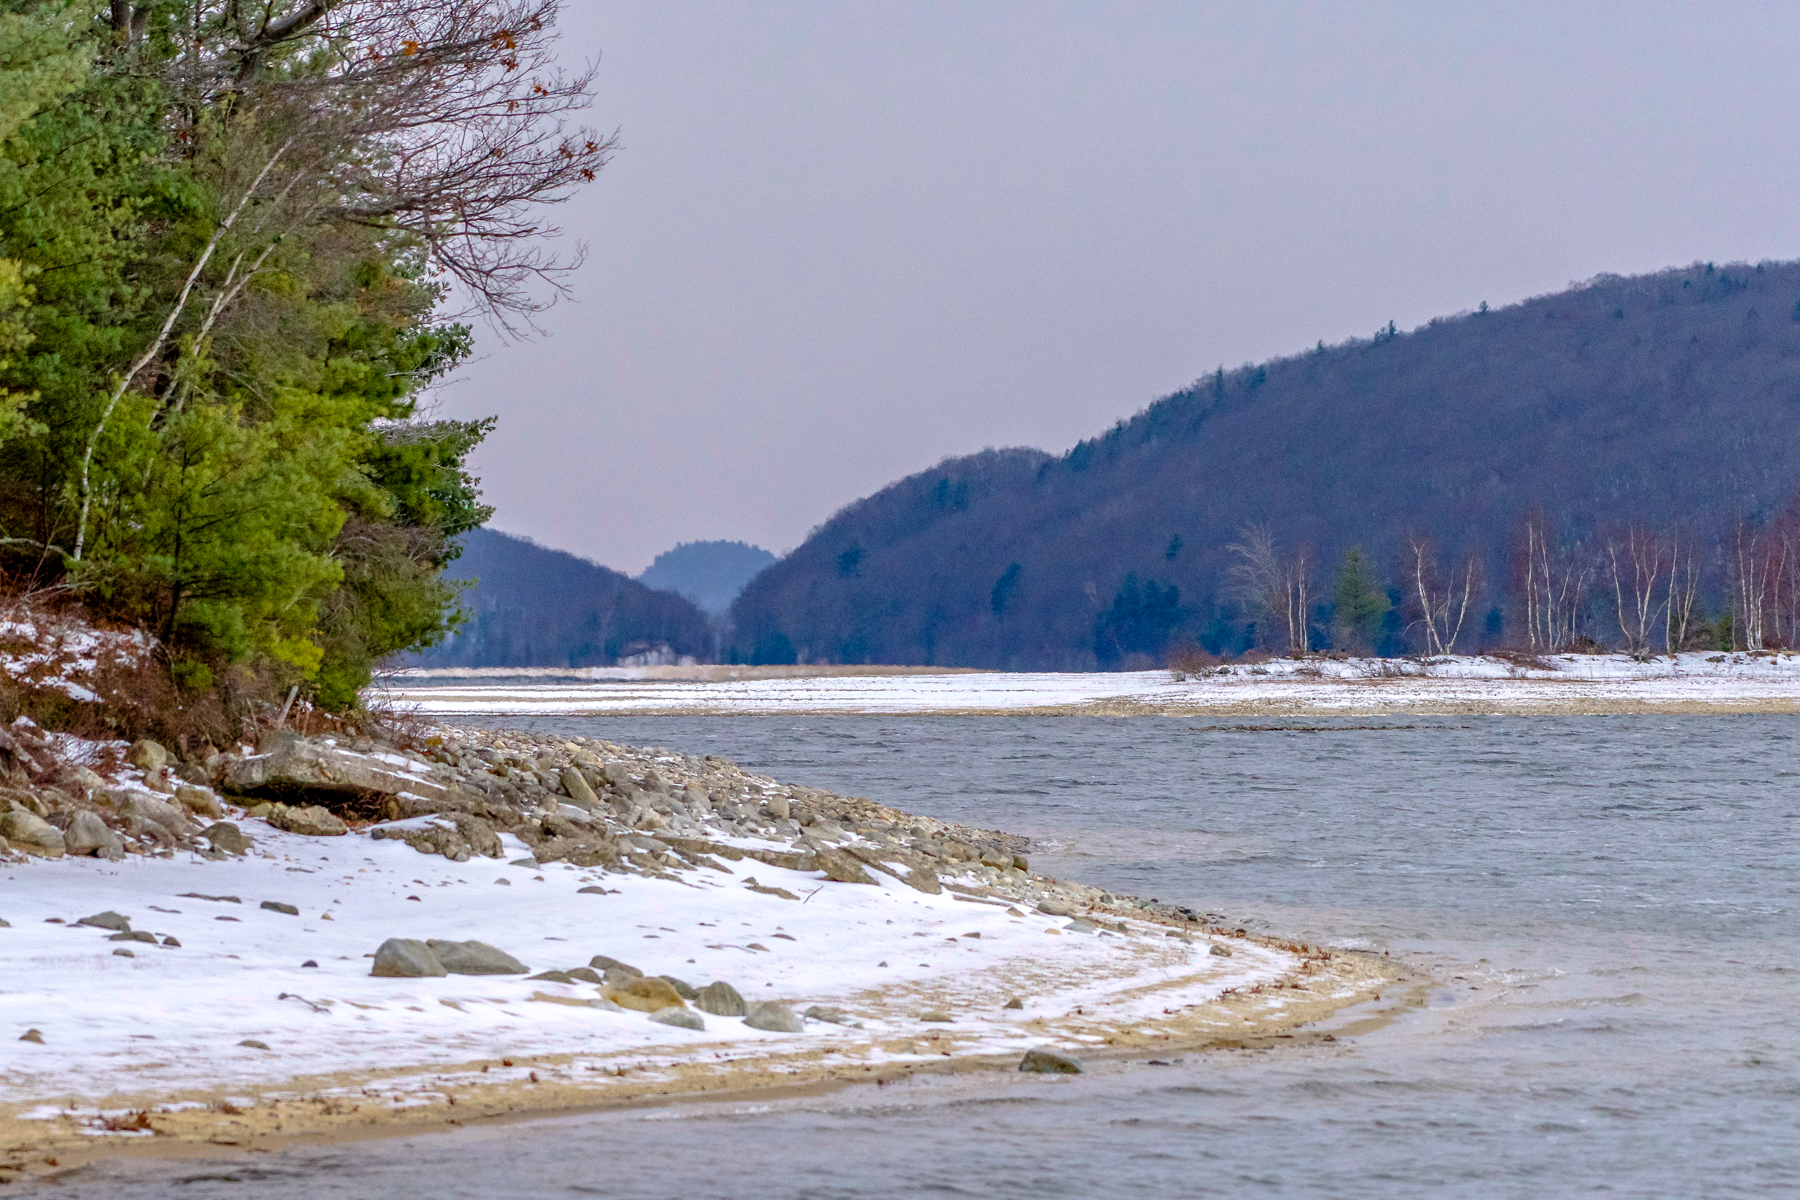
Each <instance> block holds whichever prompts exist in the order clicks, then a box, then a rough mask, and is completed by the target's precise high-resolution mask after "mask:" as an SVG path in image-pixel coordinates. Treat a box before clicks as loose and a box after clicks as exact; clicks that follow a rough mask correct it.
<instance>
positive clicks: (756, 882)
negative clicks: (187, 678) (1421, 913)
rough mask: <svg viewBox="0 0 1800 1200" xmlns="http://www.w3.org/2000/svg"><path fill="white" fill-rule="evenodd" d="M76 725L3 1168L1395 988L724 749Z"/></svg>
mask: <svg viewBox="0 0 1800 1200" xmlns="http://www.w3.org/2000/svg"><path fill="white" fill-rule="evenodd" d="M57 748H58V749H59V750H60V752H62V753H64V754H66V755H69V756H71V758H80V757H85V758H87V760H88V764H89V765H85V766H82V767H80V768H79V769H80V770H82V771H85V772H87V773H88V775H87V778H88V782H87V785H86V786H85V787H73V788H63V789H45V791H46V792H47V793H54V794H53V795H51V796H50V800H49V802H48V807H47V810H46V811H47V816H46V817H45V818H41V819H40V820H41V824H42V825H43V826H45V827H46V828H47V829H50V830H54V829H56V828H57V827H58V826H61V827H64V828H65V829H69V830H72V829H73V828H74V826H75V824H76V821H77V820H81V822H82V824H83V825H84V826H87V825H91V824H92V823H93V822H96V821H97V822H101V823H103V824H104V825H105V826H106V827H107V828H108V829H109V830H110V831H111V832H113V834H114V837H115V839H116V841H117V842H118V845H117V846H112V845H110V844H108V845H106V846H104V847H102V848H100V849H97V850H92V849H90V850H89V851H88V853H85V854H76V853H69V852H68V851H69V850H70V849H86V848H87V843H86V842H82V841H80V840H79V839H77V838H75V837H73V836H71V837H68V838H65V839H64V846H63V850H64V852H63V853H62V854H60V855H57V854H55V851H54V848H53V847H51V846H50V845H48V843H49V842H51V841H53V840H54V839H53V838H52V836H51V834H50V833H48V832H41V833H40V835H39V836H40V839H41V841H42V842H43V843H45V844H39V845H27V844H25V843H23V842H20V841H17V840H15V842H14V844H13V846H12V848H11V853H10V857H9V861H7V862H6V863H5V865H4V867H0V870H3V871H4V874H3V876H0V878H3V879H4V885H3V888H0V918H3V919H4V920H5V921H6V922H7V927H6V928H0V981H3V982H0V1030H3V1031H4V1037H5V1038H6V1043H5V1044H7V1045H9V1046H10V1047H11V1049H10V1050H9V1052H8V1054H7V1055H6V1057H5V1060H4V1064H5V1065H4V1067H3V1068H0V1146H4V1147H5V1151H4V1157H3V1158H0V1179H4V1178H16V1177H18V1176H19V1175H21V1174H24V1173H39V1172H43V1171H54V1170H60V1169H66V1168H67V1167H69V1166H70V1165H71V1164H75V1163H79V1162H81V1161H85V1160H88V1159H91V1158H93V1157H96V1156H100V1155H108V1154H116V1153H121V1152H133V1151H148V1152H158V1153H160V1152H170V1151H180V1150H181V1148H183V1147H187V1148H190V1149H191V1150H204V1151H205V1152H209V1153H211V1152H217V1153H231V1152H234V1151H247V1150H253V1149H263V1148H268V1147H270V1146H273V1145H277V1144H280V1143H282V1142H283V1141H286V1140H291V1139H308V1140H313V1139H332V1138H347V1137H366V1136H381V1135H383V1134H387V1133H402V1132H413V1131H419V1130H422V1129H428V1128H442V1127H447V1126H450V1125H456V1124H464V1123H468V1122H471V1121H478V1120H491V1119H502V1118H506V1117H512V1116H517V1115H520V1114H527V1113H533V1112H546V1113H547V1112H554V1111H563V1110H570V1109H579V1108H588V1107H595V1106H604V1105H615V1104H632V1103H644V1102H652V1101H655V1102H662V1101H666V1100H667V1099H668V1098H670V1097H673V1096H681V1095H707V1096H716V1095H721V1094H727V1093H739V1092H746V1091H755V1090H766V1089H772V1088H792V1087H796V1086H808V1085H830V1084H843V1083H851V1082H859V1081H860V1082H870V1081H888V1080H892V1079H894V1078H898V1077H901V1076H904V1075H907V1074H910V1073H914V1072H918V1071H936V1070H984V1069H999V1070H1008V1071H1011V1070H1016V1069H1017V1068H1018V1066H1019V1064H1020V1062H1021V1059H1022V1056H1023V1055H1025V1054H1026V1053H1027V1052H1028V1051H1034V1050H1039V1051H1048V1052H1051V1053H1054V1054H1059V1055H1064V1056H1067V1057H1070V1058H1074V1059H1076V1060H1084V1059H1085V1060H1087V1061H1089V1062H1090V1063H1091V1062H1093V1061H1094V1060H1096V1059H1103V1058H1106V1057H1109V1056H1131V1055H1139V1056H1153V1055H1158V1054H1168V1053H1171V1052H1181V1051H1188V1050H1197V1049H1204V1048H1206V1047H1231V1046H1243V1045H1246V1044H1251V1043H1255V1042H1257V1041H1259V1040H1270V1041H1273V1040H1278V1039H1287V1038H1292V1037H1294V1036H1296V1034H1298V1036H1299V1037H1302V1038H1304V1037H1307V1036H1309V1035H1308V1034H1306V1033H1305V1032H1304V1030H1305V1028H1306V1027H1307V1026H1309V1025H1312V1024H1314V1023H1316V1022H1318V1021H1319V1020H1321V1019H1322V1018H1324V1017H1326V1016H1329V1015H1331V1014H1333V1013H1338V1012H1340V1011H1341V1010H1344V1009H1346V1008H1348V1007H1349V1006H1353V1005H1364V1004H1371V1005H1372V1004H1373V1003H1374V1002H1375V1001H1377V1000H1378V999H1379V998H1380V996H1381V993H1382V992H1384V991H1386V992H1387V993H1388V996H1387V999H1386V1000H1385V1001H1383V1002H1382V1003H1383V1004H1385V1005H1388V1006H1390V1007H1391V1006H1395V1005H1399V1004H1404V1003H1406V1001H1405V1000H1403V999H1402V998H1401V995H1402V993H1403V992H1405V990H1406V989H1405V988H1403V987H1401V984H1402V982H1403V981H1404V980H1405V979H1406V978H1407V976H1406V973H1405V972H1404V970H1402V969H1401V968H1400V967H1398V966H1397V965H1395V964H1392V963H1390V962H1387V961H1385V960H1382V959H1378V958H1373V957H1370V956H1367V955H1362V954H1356V953H1351V952H1343V951H1338V950H1331V949H1325V948H1320V947H1311V946H1302V945H1294V944H1287V943H1282V942H1280V941H1276V940H1272V939H1268V938H1260V937H1252V936H1247V935H1245V934H1244V933H1243V931H1241V930H1232V929H1227V928H1223V927H1221V926H1220V925H1219V924H1218V923H1217V921H1216V920H1213V919H1209V918H1208V915H1207V914H1202V913H1190V912H1187V911H1184V910H1181V909H1177V908H1172V907H1169V906H1166V905H1161V904H1155V903H1152V902H1149V901H1144V900H1139V899H1135V898H1132V897H1126V896H1119V895H1113V894H1110V893H1106V892H1101V891H1099V890H1097V889H1094V888H1090V887H1086V886H1083V885H1080V884H1075V883H1067V882H1062V881H1058V880H1054V879H1051V878H1048V877H1045V876H1043V875H1040V874H1036V873H1034V872H1032V871H1030V870H1029V859H1028V858H1027V857H1026V853H1025V851H1026V847H1025V846H1024V845H1023V844H1022V843H1021V842H1020V840H1019V839H1016V838H1011V837H1009V836H1007V835H1005V834H1003V833H999V832H997V831H984V830H973V829H967V828H963V827H959V826H953V825H947V824H944V823H941V822H938V821H935V820H932V819H930V818H924V817H918V816H914V815H910V814H906V813H902V812H899V811H897V810H895V809H892V808H888V807H886V806H883V805H879V804H876V803H873V802H871V801H868V800H863V799H858V798H853V797H847V796H839V795H834V794H831V793H827V792H822V791H816V790H812V789H807V788H802V787H794V786H789V785H784V784H781V783H778V782H776V781H774V780H771V779H767V778H762V777H758V776H754V775H751V774H749V773H746V772H744V771H742V770H740V769H738V768H737V767H736V766H734V765H733V764H731V763H729V762H727V761H724V760H722V759H716V758H692V757H686V756H682V755H678V754H674V753H670V752H666V751H658V750H648V749H633V748H627V747H622V746H616V745H612V744H609V743H605V742H600V741H594V740H588V739H573V740H565V739H561V738H544V737H532V736H526V735H520V734H514V733H506V732H490V731H482V730H474V729H456V728H448V727H445V728H439V729H437V730H436V731H435V732H434V733H433V735H432V736H431V737H430V738H429V739H428V741H426V742H425V743H422V744H417V745H415V747H414V748H412V749H408V748H404V747H400V746H391V745H378V744H371V743H359V744H356V745H354V746H339V745H335V744H332V743H329V742H326V741H311V742H308V741H302V740H300V739H295V738H292V737H291V736H277V737H274V738H271V739H269V740H268V742H267V743H266V744H265V746H264V747H263V748H262V749H263V752H261V753H253V752H250V751H249V750H248V748H243V749H242V750H240V751H238V752H234V753H231V754H225V755H218V756H215V757H214V758H213V759H212V760H209V762H208V763H206V764H204V765H203V766H202V767H199V768H196V767H195V766H193V765H190V764H174V765H172V766H171V765H165V764H162V763H159V762H157V761H156V756H155V755H154V754H153V753H146V752H145V751H144V748H143V747H141V746H140V747H135V748H132V749H131V751H130V753H129V757H130V758H131V759H134V760H136V764H137V765H131V764H128V763H126V762H124V761H122V756H123V755H124V754H125V753H126V748H125V747H123V746H118V745H116V744H115V745H111V746H108V745H103V744H100V745H97V744H94V743H86V744H78V743H75V742H73V740H72V739H61V741H60V744H59V745H58V747H57ZM177 772H179V774H178V773H177ZM183 776H185V777H186V778H185V779H184V778H183ZM201 776H204V781H201V779H200V777H201ZM176 791H180V792H181V800H182V802H181V803H179V804H178V803H173V802H171V799H170V794H171V793H172V792H176ZM284 797H285V799H286V800H287V801H292V803H284V802H283V799H282V798H284ZM320 800H327V801H332V802H333V803H332V804H331V805H330V806H329V807H333V808H336V809H337V810H338V812H340V813H345V814H347V815H348V816H349V817H350V820H349V821H348V822H345V821H342V820H339V819H338V817H336V816H335V815H334V814H333V813H332V812H330V811H328V810H327V806H324V805H318V804H316V803H311V802H316V801H320ZM11 803H13V804H14V805H15V806H16V805H17V804H18V801H17V800H14V801H11ZM40 806H43V804H42V802H40ZM215 806H216V807H215ZM14 811H17V808H16V807H15V810H14ZM207 811H210V815H207V816H205V818H204V820H203V819H198V818H200V817H201V816H202V814H203V812H207ZM82 814H87V816H86V817H83V816H82ZM145 814H152V815H145ZM359 814H360V815H361V816H363V817H366V818H368V819H367V820H359V819H357V818H358V815H359ZM89 818H91V820H90V819H89ZM214 818H223V819H222V820H217V819H214ZM206 820H211V821H212V823H211V824H206V823H205V821H206ZM21 824H22V823H15V824H14V825H13V826H11V827H12V828H15V829H17V828H19V827H20V825H21ZM34 828H35V827H34ZM26 851H30V852H29V853H27V852H26ZM402 943H404V944H402ZM384 947H385V948H384ZM378 954H379V955H380V956H381V957H380V958H379V959H377V958H376V957H375V956H376V955H378ZM378 963H379V966H377V964H378ZM409 963H410V965H409ZM378 971H379V972H382V973H377V972H378ZM439 971H443V972H444V973H442V974H439V973H438V972H439ZM395 972H398V973H395ZM415 972H416V973H415ZM1052 1065H1054V1064H1052Z"/></svg>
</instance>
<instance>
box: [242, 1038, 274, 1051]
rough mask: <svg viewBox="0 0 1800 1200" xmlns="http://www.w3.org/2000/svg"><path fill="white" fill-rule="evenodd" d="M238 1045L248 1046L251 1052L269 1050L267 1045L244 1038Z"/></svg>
mask: <svg viewBox="0 0 1800 1200" xmlns="http://www.w3.org/2000/svg"><path fill="white" fill-rule="evenodd" d="M238 1045H240V1046H248V1047H250V1049H252V1050H267V1049H268V1048H269V1043H267V1042H259V1041H257V1040H256V1039H255V1038H245V1039H244V1040H243V1041H241V1042H239V1043H238Z"/></svg>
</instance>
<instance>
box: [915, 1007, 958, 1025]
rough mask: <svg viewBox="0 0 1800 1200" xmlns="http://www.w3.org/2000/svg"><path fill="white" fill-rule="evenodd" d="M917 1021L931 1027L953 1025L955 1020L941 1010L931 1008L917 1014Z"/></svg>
mask: <svg viewBox="0 0 1800 1200" xmlns="http://www.w3.org/2000/svg"><path fill="white" fill-rule="evenodd" d="M919 1020H921V1021H925V1022H927V1023H929V1024H933V1025H953V1024H955V1023H956V1018H955V1017H953V1016H951V1015H950V1014H949V1013H947V1012H945V1011H944V1010H943V1009H941V1008H931V1009H927V1010H925V1011H924V1012H922V1013H920V1014H919Z"/></svg>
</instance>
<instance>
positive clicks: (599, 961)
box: [588, 954, 643, 979]
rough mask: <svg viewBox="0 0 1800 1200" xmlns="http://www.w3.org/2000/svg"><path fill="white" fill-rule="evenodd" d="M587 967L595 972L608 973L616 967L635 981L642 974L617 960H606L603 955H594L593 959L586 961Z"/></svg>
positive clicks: (628, 964)
mask: <svg viewBox="0 0 1800 1200" xmlns="http://www.w3.org/2000/svg"><path fill="white" fill-rule="evenodd" d="M588 966H590V967H592V968H594V970H596V971H610V970H612V969H613V968H614V967H617V968H618V969H619V970H621V971H623V972H625V974H626V975H627V976H629V977H630V978H632V979H636V978H637V977H638V976H639V975H642V974H643V972H642V971H640V970H638V969H637V968H636V967H634V966H632V965H631V964H630V963H622V962H620V961H619V960H618V959H616V958H608V957H606V955H604V954H596V955H594V957H592V958H590V959H588Z"/></svg>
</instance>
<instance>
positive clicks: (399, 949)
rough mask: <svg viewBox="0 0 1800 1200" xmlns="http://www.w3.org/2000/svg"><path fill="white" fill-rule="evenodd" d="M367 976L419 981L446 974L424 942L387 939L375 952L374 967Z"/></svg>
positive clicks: (407, 939) (408, 939) (442, 965)
mask: <svg viewBox="0 0 1800 1200" xmlns="http://www.w3.org/2000/svg"><path fill="white" fill-rule="evenodd" d="M369 974H371V975H381V976H385V977H389V978H395V979H421V978H425V977H428V976H436V975H445V974H448V972H447V971H445V970H444V964H443V963H441V962H439V961H438V957H437V955H435V954H433V953H432V952H431V947H430V946H427V945H426V944H425V943H424V942H419V941H414V940H413V939H412V938H389V939H388V940H387V941H385V942H383V943H381V948H380V949H379V950H377V951H375V965H374V966H373V967H371V968H369Z"/></svg>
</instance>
